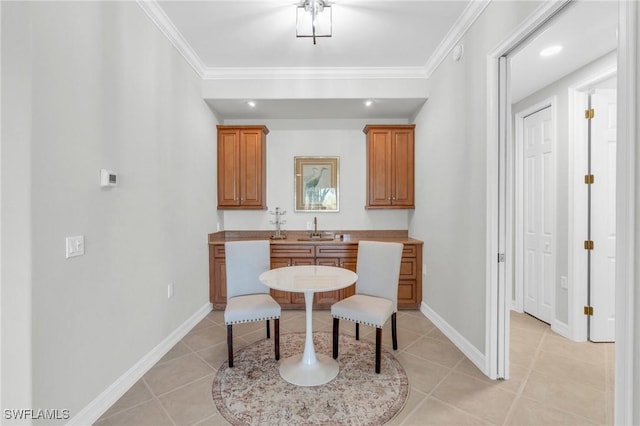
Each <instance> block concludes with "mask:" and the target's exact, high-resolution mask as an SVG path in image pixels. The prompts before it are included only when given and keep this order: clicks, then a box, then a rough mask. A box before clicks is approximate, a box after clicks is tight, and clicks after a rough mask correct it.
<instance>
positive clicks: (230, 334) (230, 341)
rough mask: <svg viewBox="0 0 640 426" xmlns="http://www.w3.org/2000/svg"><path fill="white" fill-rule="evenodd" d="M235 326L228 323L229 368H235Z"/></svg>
mask: <svg viewBox="0 0 640 426" xmlns="http://www.w3.org/2000/svg"><path fill="white" fill-rule="evenodd" d="M232 327H233V326H232V325H231V324H229V325H227V350H228V351H229V354H228V356H229V368H233V328H232Z"/></svg>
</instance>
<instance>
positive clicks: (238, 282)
mask: <svg viewBox="0 0 640 426" xmlns="http://www.w3.org/2000/svg"><path fill="white" fill-rule="evenodd" d="M269 247H270V245H269V241H264V240H258V241H227V242H226V243H224V251H225V263H226V270H227V297H235V296H243V295H245V294H259V293H269V287H267V286H266V285H264V284H262V283H261V282H260V281H259V280H258V277H259V276H260V274H261V273H263V272H265V271H268V270H269V269H271V252H270V250H269Z"/></svg>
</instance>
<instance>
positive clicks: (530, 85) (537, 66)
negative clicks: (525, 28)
mask: <svg viewBox="0 0 640 426" xmlns="http://www.w3.org/2000/svg"><path fill="white" fill-rule="evenodd" d="M617 30H618V5H617V3H616V2H613V1H580V2H575V3H573V4H571V5H569V6H568V7H566V8H565V9H564V10H563V11H562V12H561V13H560V14H559V15H558V16H556V17H555V18H554V19H553V20H552V21H551V22H550V23H549V25H548V26H547V27H546V28H544V29H542V30H541V31H539V32H538V33H537V34H536V35H535V36H534V37H531V39H530V40H527V43H526V44H525V45H524V46H523V47H522V49H521V50H520V51H518V52H515V53H514V54H513V55H512V56H513V59H512V60H511V75H512V85H511V99H512V102H513V103H516V102H518V101H520V100H522V99H524V98H525V97H526V96H528V95H530V94H532V93H535V92H536V91H538V90H540V89H542V88H543V87H545V86H547V85H549V84H550V83H552V82H554V81H556V80H558V79H559V78H561V77H563V76H565V75H567V74H569V73H571V72H572V71H575V70H576V69H578V68H581V67H583V66H585V65H586V64H588V63H590V62H592V61H594V60H595V59H597V58H600V57H601V56H603V55H605V54H607V53H609V52H611V51H613V50H615V49H616V46H617ZM553 45H561V46H562V47H563V49H562V51H561V52H560V53H559V54H557V55H554V56H549V57H544V58H543V57H541V56H540V51H541V50H542V49H544V48H546V47H549V46H553Z"/></svg>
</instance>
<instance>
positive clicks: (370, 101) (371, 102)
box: [364, 99, 373, 107]
mask: <svg viewBox="0 0 640 426" xmlns="http://www.w3.org/2000/svg"><path fill="white" fill-rule="evenodd" d="M371 105H373V101H372V100H371V99H367V100H366V101H364V106H366V107H370V106H371Z"/></svg>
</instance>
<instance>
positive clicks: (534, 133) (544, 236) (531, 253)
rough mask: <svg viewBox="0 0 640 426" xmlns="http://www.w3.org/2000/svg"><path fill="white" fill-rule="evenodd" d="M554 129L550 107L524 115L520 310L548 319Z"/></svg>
mask: <svg viewBox="0 0 640 426" xmlns="http://www.w3.org/2000/svg"><path fill="white" fill-rule="evenodd" d="M554 138H555V132H554V126H553V121H552V115H551V107H547V108H544V109H542V110H540V111H538V112H535V113H533V114H531V115H529V116H527V117H525V119H524V140H523V144H524V146H523V148H524V149H523V151H524V194H523V195H524V206H523V207H524V212H523V213H524V218H523V219H524V259H523V266H524V268H523V269H524V277H523V290H524V311H525V312H527V313H529V314H531V315H533V316H535V317H536V318H539V319H540V320H542V321H544V322H546V323H549V324H550V323H551V320H552V318H553V317H552V315H553V309H554V300H555V269H556V268H555V264H556V262H555V251H556V250H555V215H556V211H555V210H556V209H555V192H556V191H555V152H554V146H555V140H554Z"/></svg>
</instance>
